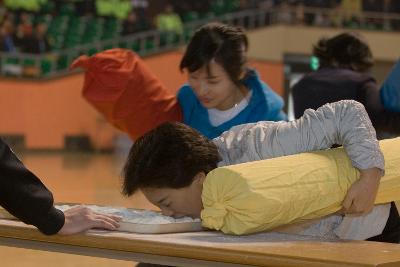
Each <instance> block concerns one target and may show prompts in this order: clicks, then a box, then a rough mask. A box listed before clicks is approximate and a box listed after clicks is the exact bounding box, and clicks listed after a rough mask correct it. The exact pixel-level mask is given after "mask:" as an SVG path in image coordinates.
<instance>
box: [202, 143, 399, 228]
mask: <svg viewBox="0 0 400 267" xmlns="http://www.w3.org/2000/svg"><path fill="white" fill-rule="evenodd" d="M380 147H381V149H382V151H383V154H384V156H385V176H384V177H382V179H381V183H380V187H379V192H378V195H377V198H376V201H375V204H382V203H388V202H391V201H398V200H400V138H395V139H388V140H383V141H380ZM358 178H359V171H358V170H357V169H356V168H354V167H353V166H352V165H351V161H350V159H349V158H348V156H347V154H346V152H345V150H344V149H343V148H336V149H328V150H323V151H316V152H310V153H302V154H297V155H291V156H284V157H279V158H274V159H268V160H261V161H254V162H248V163H243V164H237V165H230V166H226V167H220V168H217V169H215V170H213V171H211V172H210V173H209V174H208V175H207V177H206V179H205V181H204V184H203V193H202V201H203V206H204V209H203V211H202V213H201V218H202V223H203V226H204V227H207V228H211V229H216V230H221V231H223V232H224V233H227V234H237V235H242V234H250V233H255V232H262V231H266V230H271V229H273V228H275V227H278V226H281V225H285V224H290V223H294V222H299V221H303V220H309V219H315V218H320V217H323V216H326V215H329V214H332V213H334V212H336V211H338V210H340V209H341V203H342V201H343V199H344V197H345V195H346V193H347V190H348V189H349V187H350V186H351V185H352V183H353V182H354V181H356V180H357V179H358Z"/></svg>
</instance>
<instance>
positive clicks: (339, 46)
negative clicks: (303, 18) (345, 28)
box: [313, 32, 374, 72]
mask: <svg viewBox="0 0 400 267" xmlns="http://www.w3.org/2000/svg"><path fill="white" fill-rule="evenodd" d="M313 54H314V55H315V56H316V57H318V59H319V61H320V66H321V67H328V66H332V67H339V68H346V69H351V70H354V71H359V72H364V71H368V70H369V69H370V68H371V67H372V66H373V64H374V62H373V57H372V52H371V50H370V48H369V46H368V44H367V43H366V41H365V40H363V38H362V37H361V36H360V35H358V34H356V33H350V32H345V33H341V34H339V35H336V36H334V37H332V38H329V39H326V38H322V39H320V40H319V41H318V44H317V45H315V46H314V50H313Z"/></svg>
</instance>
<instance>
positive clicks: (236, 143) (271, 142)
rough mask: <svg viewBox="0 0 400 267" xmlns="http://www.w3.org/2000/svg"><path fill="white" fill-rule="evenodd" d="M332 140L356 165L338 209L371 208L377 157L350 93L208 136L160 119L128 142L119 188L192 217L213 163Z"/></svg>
mask: <svg viewBox="0 0 400 267" xmlns="http://www.w3.org/2000/svg"><path fill="white" fill-rule="evenodd" d="M334 144H340V145H343V147H344V148H345V150H346V153H347V155H348V157H349V158H350V160H351V163H352V165H353V167H355V168H357V169H358V170H359V171H360V177H359V179H358V180H357V181H356V182H355V183H354V184H353V185H352V186H351V187H350V188H349V190H348V192H347V195H346V197H345V198H344V201H343V204H342V205H343V210H342V211H343V213H346V214H353V215H366V214H369V213H370V212H371V211H373V210H375V209H374V201H375V197H376V194H377V190H378V187H379V182H380V177H381V175H382V171H383V170H384V159H383V155H382V152H381V150H380V148H379V143H378V141H377V139H376V134H375V130H374V129H373V127H372V125H371V121H370V120H369V118H368V115H367V113H366V111H365V109H364V107H363V105H361V104H360V103H358V102H355V101H351V100H344V101H340V102H336V103H331V104H327V105H324V106H322V107H320V108H319V109H317V110H316V111H314V110H311V109H309V110H307V111H306V112H305V113H304V116H303V117H302V118H300V119H298V120H296V121H293V122H268V121H263V122H258V123H252V124H244V125H240V126H236V127H233V128H232V129H231V130H229V131H227V132H225V133H223V134H222V135H221V136H220V137H217V138H215V139H213V140H212V141H210V140H208V139H207V138H205V137H203V136H202V135H201V134H200V133H198V132H197V131H195V130H193V129H191V128H190V127H188V126H186V125H184V124H181V123H177V122H170V123H165V124H162V125H160V126H159V127H157V128H156V129H154V130H152V131H151V132H149V133H147V134H146V135H144V136H142V137H141V138H139V139H138V140H137V141H136V142H135V143H134V145H133V146H132V148H131V151H130V153H129V156H128V159H127V162H126V165H125V168H124V184H123V193H124V194H125V195H127V196H130V195H132V194H133V193H134V192H135V191H136V190H138V189H140V190H141V191H142V192H143V194H144V195H145V196H146V198H147V199H148V200H149V201H150V202H152V203H153V204H155V205H156V206H158V207H159V208H160V209H161V211H162V213H163V214H164V215H168V216H173V217H181V216H191V217H193V218H198V217H202V211H204V207H203V202H202V194H204V192H203V183H204V182H205V180H206V179H207V177H206V176H207V174H208V173H209V172H210V171H212V170H213V169H215V168H217V167H220V166H227V165H232V164H238V163H244V162H250V161H257V160H263V159H270V158H274V157H280V156H285V155H293V154H298V153H302V152H308V151H315V150H323V149H327V148H330V147H331V146H332V145H334ZM391 209H395V207H394V208H393V207H392V208H391V207H390V204H387V205H383V207H380V209H379V211H378V212H379V213H381V214H383V215H380V216H379V217H380V218H381V220H382V222H383V223H382V227H381V228H382V229H379V230H378V233H377V230H376V229H367V230H366V232H367V233H365V234H364V235H363V238H364V239H366V238H370V237H373V236H375V235H377V234H381V233H382V232H383V231H384V229H383V228H384V227H385V223H386V221H387V220H388V217H389V213H390V211H391ZM391 216H392V215H391ZM397 217H398V215H397ZM347 237H348V236H347ZM350 238H351V236H350Z"/></svg>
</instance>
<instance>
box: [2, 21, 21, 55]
mask: <svg viewBox="0 0 400 267" xmlns="http://www.w3.org/2000/svg"><path fill="white" fill-rule="evenodd" d="M0 27H1V28H0V51H3V52H9V53H13V52H17V46H16V44H15V36H14V25H13V23H12V22H11V21H10V20H8V19H6V20H4V21H3V23H2V24H1V26H0Z"/></svg>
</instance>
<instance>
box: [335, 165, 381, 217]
mask: <svg viewBox="0 0 400 267" xmlns="http://www.w3.org/2000/svg"><path fill="white" fill-rule="evenodd" d="M381 176H382V170H381V169H378V168H370V169H366V170H360V179H358V180H357V181H356V182H354V183H353V184H352V185H351V187H350V188H349V190H348V191H347V195H346V197H345V198H344V201H343V203H342V206H343V208H342V210H341V213H343V214H346V215H350V216H362V215H366V214H368V213H370V212H371V211H372V209H373V208H374V202H375V198H376V194H377V193H378V188H379V182H380V179H381Z"/></svg>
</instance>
